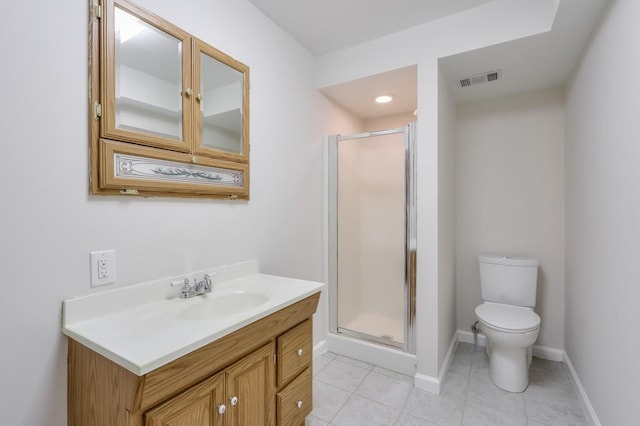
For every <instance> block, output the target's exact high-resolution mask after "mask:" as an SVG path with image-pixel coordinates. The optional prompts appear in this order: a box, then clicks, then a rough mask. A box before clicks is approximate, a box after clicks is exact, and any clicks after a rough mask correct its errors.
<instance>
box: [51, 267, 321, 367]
mask: <svg viewBox="0 0 640 426" xmlns="http://www.w3.org/2000/svg"><path fill="white" fill-rule="evenodd" d="M204 273H209V274H210V275H212V276H214V275H215V277H214V279H213V291H212V292H211V293H208V294H205V295H201V296H195V297H193V298H190V299H180V297H179V294H180V288H173V287H171V286H170V283H171V282H174V281H178V280H184V278H195V277H198V279H199V280H201V279H202V277H203V276H204ZM323 287H324V284H323V283H319V282H315V281H304V280H298V279H293V278H285V277H278V276H273V275H265V274H261V273H259V272H258V262H257V261H249V262H243V263H239V264H234V265H226V266H222V267H218V268H211V269H209V270H206V271H198V272H195V273H193V274H189V275H183V276H179V277H169V278H164V279H162V280H156V281H152V282H148V283H143V284H137V285H132V286H127V287H123V288H119V289H114V290H110V291H104V292H100V293H95V294H91V295H88V296H83V297H77V298H73V299H67V300H65V301H64V302H63V303H62V332H63V333H64V334H66V335H67V336H69V337H71V338H72V339H74V340H76V341H78V342H80V343H82V344H83V345H85V346H87V347H89V348H91V349H93V350H94V351H96V352H98V353H99V354H101V355H103V356H104V357H106V358H108V359H110V360H111V361H113V362H115V363H117V364H119V365H120V366H122V367H124V368H126V369H127V370H129V371H131V372H132V373H134V374H136V375H138V376H142V375H144V374H147V373H148V372H150V371H152V370H154V369H156V368H158V367H161V366H163V365H165V364H167V363H169V362H171V361H173V360H175V359H177V358H180V357H181V356H183V355H185V354H188V353H189V352H192V351H194V350H196V349H198V348H201V347H203V346H205V345H207V344H209V343H211V342H213V341H215V340H217V339H219V338H221V337H224V336H226V335H228V334H230V333H232V332H234V331H236V330H238V329H240V328H242V327H244V326H246V325H248V324H251V323H252V322H255V321H257V320H259V319H261V318H264V317H266V316H268V315H270V314H272V313H274V312H276V311H278V310H280V309H282V308H285V307H287V306H289V305H291V304H293V303H295V302H298V301H300V300H302V299H304V298H306V297H308V296H310V295H312V294H314V293H317V292H318V291H320V290H321V289H322V288H323ZM242 292H252V293H259V294H260V295H263V296H266V297H265V299H266V301H265V302H263V303H261V304H260V305H258V306H255V307H252V308H249V309H244V310H242V311H240V312H233V311H231V312H228V313H225V315H217V316H216V317H213V318H205V319H185V318H186V317H188V316H189V312H190V309H191V310H193V311H194V312H195V311H196V310H197V309H198V308H197V305H198V304H202V303H203V302H204V303H207V298H210V297H220V296H224V295H229V294H230V293H242ZM185 314H186V315H185Z"/></svg>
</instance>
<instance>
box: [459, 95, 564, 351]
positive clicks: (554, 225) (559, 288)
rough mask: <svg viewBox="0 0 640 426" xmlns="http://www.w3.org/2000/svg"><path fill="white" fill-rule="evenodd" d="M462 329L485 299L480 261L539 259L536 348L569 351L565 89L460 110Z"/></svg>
mask: <svg viewBox="0 0 640 426" xmlns="http://www.w3.org/2000/svg"><path fill="white" fill-rule="evenodd" d="M457 120H458V121H457V155H456V193H457V207H458V208H457V258H456V272H457V286H458V296H457V298H458V328H459V329H461V330H465V331H470V325H471V324H472V323H473V322H474V321H475V320H476V319H477V318H476V316H475V312H474V310H475V307H476V306H477V305H479V304H480V303H481V301H482V299H481V297H480V276H479V270H478V255H479V254H506V255H514V256H531V257H535V258H537V259H539V261H540V267H539V269H538V293H537V295H538V296H537V305H536V308H535V311H536V312H537V313H538V314H539V315H540V317H541V318H542V323H541V328H540V335H539V337H538V342H537V344H540V345H543V346H548V347H552V348H556V349H559V350H562V349H563V347H564V337H563V329H564V290H565V283H564V281H565V277H564V97H563V92H562V91H561V90H559V89H550V90H545V91H539V92H531V93H523V94H519V95H512V96H508V97H502V98H497V99H493V100H487V101H476V102H472V103H467V104H462V105H459V106H458V118H457Z"/></svg>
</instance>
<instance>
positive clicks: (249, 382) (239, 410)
mask: <svg viewBox="0 0 640 426" xmlns="http://www.w3.org/2000/svg"><path fill="white" fill-rule="evenodd" d="M274 354H275V344H274V343H273V342H272V343H269V344H268V345H265V346H263V347H262V348H260V349H258V350H257V351H255V352H254V353H252V354H250V355H247V356H246V357H245V358H243V359H242V360H240V361H238V362H237V363H235V364H234V365H232V366H231V367H229V368H228V369H227V370H225V381H226V386H227V406H228V411H227V414H228V421H229V423H228V425H229V426H248V425H273V424H274V418H275V364H274Z"/></svg>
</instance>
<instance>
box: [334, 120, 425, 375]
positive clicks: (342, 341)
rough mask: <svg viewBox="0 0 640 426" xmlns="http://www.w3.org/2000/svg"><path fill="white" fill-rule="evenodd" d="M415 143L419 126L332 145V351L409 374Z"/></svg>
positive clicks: (342, 139)
mask: <svg viewBox="0 0 640 426" xmlns="http://www.w3.org/2000/svg"><path fill="white" fill-rule="evenodd" d="M414 140H415V123H412V124H409V125H408V126H407V127H404V128H397V129H390V130H382V131H376V132H371V133H361V134H355V135H347V136H344V135H334V136H331V137H329V140H328V142H329V277H330V279H329V332H330V333H329V337H328V339H327V343H328V347H329V350H332V351H334V352H337V353H341V354H343V355H347V356H352V357H355V358H358V359H362V360H364V361H368V362H371V363H373V364H376V365H380V366H382V367H387V368H391V367H393V368H392V369H395V370H398V371H401V372H404V373H412V372H413V368H414V364H415V363H414V361H415V357H414V356H413V355H412V354H413V353H415V327H414V319H415V256H416V238H415V229H416V215H415V186H414V185H415V178H414V175H415V166H414ZM403 365H404V366H403Z"/></svg>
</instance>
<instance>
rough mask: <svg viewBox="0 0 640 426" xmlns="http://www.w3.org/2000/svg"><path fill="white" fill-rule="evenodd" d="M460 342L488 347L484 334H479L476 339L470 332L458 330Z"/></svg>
mask: <svg viewBox="0 0 640 426" xmlns="http://www.w3.org/2000/svg"><path fill="white" fill-rule="evenodd" d="M476 340H477V341H476ZM458 342H462V343H471V344H472V345H480V346H487V338H486V337H485V335H484V334H482V333H478V335H477V337H476V336H474V335H473V333H471V332H470V331H463V330H458Z"/></svg>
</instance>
